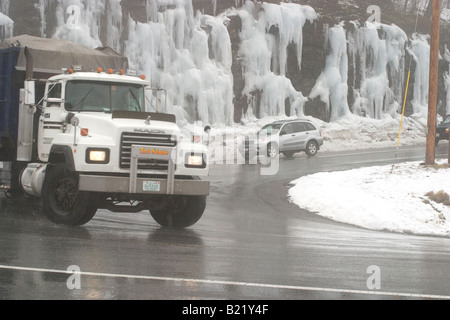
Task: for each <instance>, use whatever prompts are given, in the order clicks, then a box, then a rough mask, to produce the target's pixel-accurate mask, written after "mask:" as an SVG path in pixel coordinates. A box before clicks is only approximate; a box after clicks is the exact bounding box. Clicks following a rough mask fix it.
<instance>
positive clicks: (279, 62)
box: [237, 1, 316, 117]
mask: <svg viewBox="0 0 450 320" xmlns="http://www.w3.org/2000/svg"><path fill="white" fill-rule="evenodd" d="M262 8H263V12H259V11H258V9H257V7H256V5H255V4H254V3H253V2H250V1H247V2H246V3H245V6H244V8H243V9H240V10H238V11H237V14H238V15H239V17H240V18H241V21H242V31H241V33H240V38H241V47H240V52H239V55H240V57H241V58H242V59H243V69H244V70H243V75H244V80H245V86H244V90H243V95H245V96H247V97H248V100H249V101H252V102H253V101H254V99H252V97H254V96H255V95H257V94H258V92H259V94H260V105H259V117H265V116H286V107H285V104H286V100H289V102H290V106H291V110H290V114H289V116H295V115H296V116H302V115H304V105H305V102H306V101H307V98H305V97H304V96H303V95H302V93H301V92H298V91H296V90H295V88H294V87H293V85H292V83H291V81H290V80H289V79H288V78H286V77H285V74H286V67H287V63H286V61H287V46H288V45H289V44H290V43H294V44H296V46H297V59H298V61H299V66H300V64H301V61H302V45H303V30H302V27H303V25H304V24H305V23H306V21H307V20H308V19H309V20H313V19H315V17H316V13H315V12H314V10H313V9H312V8H311V7H308V6H301V5H298V4H286V3H282V4H281V5H274V4H268V3H263V5H262ZM256 16H259V17H258V19H256V20H255V17H256ZM272 26H276V27H278V28H279V33H278V34H279V42H280V43H278V44H276V42H277V40H276V39H274V36H273V35H271V33H270V32H271V28H272ZM272 61H275V65H276V66H275V69H276V70H275V71H277V72H276V73H279V75H277V74H276V73H275V72H274V70H272ZM253 111H254V110H251V112H253ZM250 116H252V114H251V115H250Z"/></svg>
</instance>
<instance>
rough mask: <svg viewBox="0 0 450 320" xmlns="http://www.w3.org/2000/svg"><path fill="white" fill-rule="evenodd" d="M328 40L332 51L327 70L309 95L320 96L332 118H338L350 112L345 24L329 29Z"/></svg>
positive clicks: (327, 62) (327, 61)
mask: <svg viewBox="0 0 450 320" xmlns="http://www.w3.org/2000/svg"><path fill="white" fill-rule="evenodd" d="M328 41H329V43H330V47H331V49H330V51H331V52H330V55H329V56H328V57H327V60H326V65H325V70H324V71H323V72H322V74H321V75H320V76H319V78H318V79H317V82H316V85H315V86H314V88H313V89H312V91H311V94H310V96H309V97H310V98H311V99H314V98H317V97H320V100H321V101H323V102H324V103H325V104H326V106H327V110H328V112H329V113H330V119H331V120H336V119H338V118H340V117H343V116H346V115H347V114H348V113H349V112H350V110H349V106H348V101H347V92H348V85H347V76H348V57H347V39H346V36H345V31H344V27H343V24H340V25H337V26H334V27H333V28H330V29H329V30H328Z"/></svg>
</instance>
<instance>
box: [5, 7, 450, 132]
mask: <svg viewBox="0 0 450 320" xmlns="http://www.w3.org/2000/svg"><path fill="white" fill-rule="evenodd" d="M11 3H12V2H11V1H10V0H0V12H1V13H2V14H0V38H1V37H9V36H12V34H13V27H14V24H13V21H12V20H11V19H10V18H9V17H8V15H9V11H10V6H11ZM139 3H140V4H142V8H143V10H142V12H139V14H138V16H139V19H138V18H136V17H135V16H131V15H129V12H128V11H127V10H126V9H124V4H123V2H122V1H121V0H98V1H87V0H36V1H35V4H34V6H35V8H36V9H37V15H38V17H40V25H41V27H40V30H38V32H37V33H39V34H40V35H41V36H42V37H53V38H60V39H65V40H71V41H75V42H79V43H82V44H85V45H87V46H90V47H93V48H96V47H101V46H110V47H111V48H113V49H114V50H116V51H118V52H120V53H123V54H125V55H126V56H128V58H129V61H130V64H131V67H132V68H134V69H137V70H139V71H140V72H142V73H144V74H146V76H147V77H148V79H149V80H150V82H151V84H152V86H153V87H157V88H163V89H165V90H166V92H167V98H168V99H167V102H168V103H167V106H165V109H164V110H162V111H167V112H171V113H175V114H176V115H177V118H178V119H179V120H180V121H181V122H183V123H194V122H196V121H201V122H202V123H209V124H217V125H226V126H228V125H232V124H234V120H235V115H234V110H235V109H234V108H235V106H234V104H233V102H234V98H240V97H235V92H234V89H235V83H234V82H235V79H234V76H233V73H232V65H233V54H234V53H233V52H232V45H231V39H230V34H229V30H228V29H227V26H228V22H229V21H230V17H232V16H235V17H238V18H239V19H240V22H241V24H242V27H241V29H240V30H238V32H239V34H238V37H235V38H234V39H237V40H238V41H240V43H239V44H238V45H237V46H238V47H239V51H238V52H237V55H238V56H237V57H235V58H236V59H237V60H239V61H240V62H241V66H242V80H243V90H242V92H239V94H242V96H243V97H244V99H245V98H246V99H247V105H248V109H246V110H247V113H246V114H244V115H243V119H242V122H244V123H246V122H248V121H254V120H256V118H263V117H266V116H267V117H279V116H304V108H305V103H306V102H307V101H308V98H310V99H315V98H319V99H320V100H321V101H322V102H323V103H324V104H325V106H326V109H327V114H328V117H327V119H326V120H327V121H328V120H331V121H335V120H336V119H339V118H341V117H345V116H346V115H348V114H355V115H358V116H363V117H368V118H373V119H384V118H385V117H386V116H388V117H389V116H390V117H393V118H396V117H398V115H399V114H400V113H401V107H402V103H403V99H404V96H403V95H404V89H405V85H406V82H405V80H406V77H405V74H406V71H407V70H406V68H407V67H408V66H409V61H410V58H411V59H412V62H413V63H412V64H411V67H412V71H413V77H412V78H411V84H410V85H411V87H412V88H411V92H410V97H411V98H410V100H411V102H412V103H411V106H412V113H414V114H418V115H422V117H423V116H425V114H426V112H427V104H428V80H427V79H428V73H429V69H428V65H429V43H428V42H429V39H428V37H427V36H424V35H418V34H414V35H411V36H410V38H409V39H408V37H407V35H406V34H405V32H404V31H403V30H401V29H400V28H399V27H397V26H395V25H386V24H381V23H368V22H367V23H362V22H359V21H353V22H350V23H345V24H344V23H340V24H337V25H335V26H330V27H328V28H326V29H325V37H326V39H327V45H326V46H325V47H324V50H325V56H326V60H325V67H324V69H323V70H322V74H321V75H320V76H319V77H318V78H317V79H315V80H316V83H315V86H314V88H313V89H312V90H311V92H300V91H299V90H298V89H296V88H298V87H299V84H298V83H293V82H292V81H293V80H291V79H289V78H288V76H287V74H288V72H287V69H288V65H287V61H288V51H289V52H290V53H289V54H294V55H295V58H296V61H297V62H298V66H292V67H294V68H296V69H297V70H298V72H300V75H301V72H303V71H302V70H301V66H302V61H303V60H304V57H303V56H302V53H303V39H304V36H305V34H304V33H305V32H307V31H305V28H304V27H305V24H306V23H308V22H310V23H313V24H314V23H315V22H316V21H318V20H319V19H320V18H319V16H318V14H317V13H316V12H315V10H314V9H313V7H311V6H307V5H300V4H297V3H294V2H282V3H280V4H273V3H265V2H252V1H245V0H235V1H234V3H235V8H233V9H229V10H228V11H227V12H225V13H224V14H220V15H218V16H210V15H206V14H203V13H201V12H195V11H194V8H193V3H192V0H145V1H140V2H139ZM210 3H211V5H212V6H213V9H214V11H215V10H217V8H218V7H219V3H220V2H219V1H213V0H211V2H210ZM312 6H313V5H312ZM138 20H139V21H138ZM50 25H51V26H50ZM288 48H289V49H288ZM447 51H448V50H447ZM448 56H449V55H448V54H447V55H445V53H444V59H445V57H448ZM447 61H449V63H450V58H448V60H447ZM290 67H291V66H290ZM297 70H296V71H295V72H297ZM233 72H235V71H233ZM449 72H450V69H449ZM238 80H239V81H240V80H241V79H238ZM313 81H314V79H313ZM444 84H445V86H446V90H447V105H444V106H445V107H446V110H447V113H449V112H450V93H449V91H450V76H449V73H445V74H444ZM304 94H305V95H306V96H307V97H305V96H304ZM237 120H238V119H237Z"/></svg>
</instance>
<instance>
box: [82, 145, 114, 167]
mask: <svg viewBox="0 0 450 320" xmlns="http://www.w3.org/2000/svg"><path fill="white" fill-rule="evenodd" d="M109 154H110V150H109V149H93V148H89V149H87V150H86V163H90V164H108V163H109Z"/></svg>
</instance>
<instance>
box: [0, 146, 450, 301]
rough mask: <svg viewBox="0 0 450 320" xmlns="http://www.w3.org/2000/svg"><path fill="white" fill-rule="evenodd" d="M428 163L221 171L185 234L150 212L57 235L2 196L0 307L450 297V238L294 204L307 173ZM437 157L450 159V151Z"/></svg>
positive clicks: (28, 206) (384, 160)
mask: <svg viewBox="0 0 450 320" xmlns="http://www.w3.org/2000/svg"><path fill="white" fill-rule="evenodd" d="M424 154H425V148H424V147H406V148H401V149H400V151H399V152H398V154H397V155H396V153H395V149H380V150H366V151H355V152H337V153H319V154H318V155H317V156H316V157H314V158H308V157H306V156H305V155H304V154H298V155H296V156H295V157H294V158H293V159H284V158H283V157H282V158H281V159H280V169H279V172H278V174H277V175H274V176H262V175H261V174H260V173H261V166H259V165H233V166H230V165H214V166H213V167H212V170H211V177H210V179H211V183H212V188H211V195H210V196H209V198H208V202H207V209H206V211H205V214H204V216H203V218H202V219H201V220H200V221H199V222H198V223H197V224H196V225H194V226H193V227H191V228H189V229H186V230H183V231H176V230H167V229H162V228H160V227H159V226H158V225H157V224H156V223H155V222H154V221H153V220H152V218H151V216H150V214H149V213H148V212H141V213H139V214H116V213H110V212H107V211H104V210H100V211H98V212H97V215H96V216H95V218H94V219H93V220H92V221H91V222H90V223H88V224H87V225H85V226H83V227H78V228H69V227H64V226H56V225H53V224H51V223H50V222H48V221H47V220H46V218H45V217H43V216H42V215H41V214H40V213H39V211H38V210H37V209H36V207H35V205H36V204H35V203H34V202H33V201H32V200H31V199H22V200H21V201H12V200H9V199H6V198H5V197H3V196H1V197H0V210H1V212H0V299H6V300H16V299H20V300H23V299H27V300H28V299H33V300H35V299H39V300H41V299H43V300H54V299H64V300H66V299H67V300H71V299H81V300H84V299H113V300H130V299H137V300H191V299H199V300H210V299H214V300H215V299H217V300H248V299H253V300H305V299H306V300H307V299H320V300H322V299H439V298H450V238H439V237H421V236H414V235H404V234H394V233H389V232H375V231H369V230H364V229H361V228H357V227H354V226H350V225H344V224H340V223H336V222H333V221H330V220H327V219H324V218H321V217H319V216H317V215H315V214H313V213H309V212H306V211H304V210H301V209H299V208H298V207H296V206H294V205H292V204H291V203H289V201H288V198H287V191H288V188H289V182H291V181H292V180H295V179H297V178H299V177H300V176H303V175H306V174H311V173H315V172H320V171H336V170H347V169H351V168H358V167H364V166H373V165H385V164H392V163H395V162H403V161H416V160H417V161H420V160H423V159H424V157H425V156H424ZM437 155H438V157H442V158H446V156H447V146H446V145H445V144H440V145H439V147H438V149H437ZM324 196H326V195H324ZM71 266H74V267H75V269H68V268H69V267H71ZM371 266H375V267H376V268H378V269H377V270H378V271H377V272H376V273H373V272H371V271H370V270H373V269H370V267H371ZM77 268H78V269H77ZM68 270H69V271H80V273H73V272H71V273H68V272H67V271H68ZM374 277H376V278H374ZM374 281H375V282H374ZM370 283H372V284H374V283H376V284H377V285H379V286H378V287H376V288H373V287H370V286H368V284H370ZM68 284H69V286H68ZM71 285H72V287H70V286H71ZM69 287H70V288H69Z"/></svg>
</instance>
